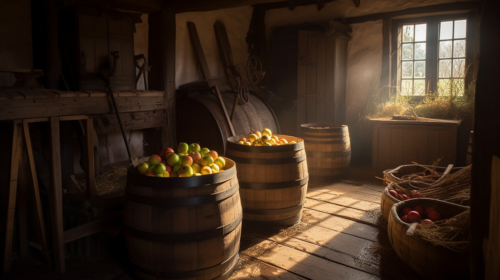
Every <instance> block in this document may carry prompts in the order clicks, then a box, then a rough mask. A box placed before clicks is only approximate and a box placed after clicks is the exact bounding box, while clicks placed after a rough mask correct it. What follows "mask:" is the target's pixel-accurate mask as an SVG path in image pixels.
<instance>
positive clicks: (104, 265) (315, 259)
mask: <svg viewBox="0 0 500 280" xmlns="http://www.w3.org/2000/svg"><path fill="white" fill-rule="evenodd" d="M375 176H379V177H380V176H381V174H377V173H374V172H373V171H372V170H371V169H370V168H351V171H350V173H349V174H347V175H346V176H345V177H344V178H343V179H339V180H337V181H335V182H315V181H311V182H310V183H309V190H308V194H307V201H306V203H305V208H304V210H303V216H302V222H301V223H300V224H298V225H295V226H292V227H289V228H285V229H283V228H268V227H267V228H263V227H262V226H261V227H255V226H248V225H245V223H243V235H242V240H241V251H240V263H239V264H238V266H237V268H236V269H235V271H234V273H233V274H232V276H231V277H230V279H231V280H236V279H266V280H270V279H325V280H326V279H408V280H412V279H420V278H419V277H418V276H417V275H416V274H415V273H414V272H412V271H411V270H410V269H409V268H408V267H407V266H406V265H405V264H404V263H403V262H402V261H401V260H400V259H399V258H398V257H397V255H396V254H395V253H394V251H392V249H391V245H390V243H389V240H388V236H387V227H386V226H387V223H386V222H385V220H384V219H383V218H382V217H381V213H380V196H381V192H382V190H383V186H382V181H381V180H378V179H376V178H375ZM122 242H123V240H122V237H120V236H119V237H117V238H115V240H113V243H114V244H113V245H112V246H115V249H114V250H113V253H112V254H111V255H110V256H108V257H99V258H82V257H68V258H67V259H66V262H67V272H66V274H64V275H59V274H57V273H55V272H54V271H53V269H52V268H51V267H50V266H48V265H46V264H45V263H44V262H42V261H40V260H39V259H38V258H35V257H31V258H23V259H19V258H16V259H15V260H14V262H13V271H14V272H13V273H11V274H10V275H2V277H1V278H2V279H16V280H17V279H19V280H21V279H22V280H24V279H30V280H38V279H40V280H42V279H44V280H45V279H47V280H48V279H74V280H84V279H85V280H86V279H109V280H125V279H137V278H135V277H134V276H133V274H132V273H131V271H129V269H128V268H127V261H126V252H125V250H124V245H123V243H122Z"/></svg>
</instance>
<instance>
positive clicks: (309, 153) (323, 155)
mask: <svg viewBox="0 0 500 280" xmlns="http://www.w3.org/2000/svg"><path fill="white" fill-rule="evenodd" d="M306 154H307V157H308V158H335V157H345V156H350V155H351V149H349V150H345V151H340V152H316V151H314V152H313V151H307V152H306Z"/></svg>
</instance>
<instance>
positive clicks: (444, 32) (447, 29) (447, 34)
mask: <svg viewBox="0 0 500 280" xmlns="http://www.w3.org/2000/svg"><path fill="white" fill-rule="evenodd" d="M452 38H453V21H443V22H441V26H440V29H439V39H440V40H448V39H452Z"/></svg>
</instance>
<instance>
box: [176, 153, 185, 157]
mask: <svg viewBox="0 0 500 280" xmlns="http://www.w3.org/2000/svg"><path fill="white" fill-rule="evenodd" d="M177 155H178V156H179V157H182V156H185V155H186V154H185V153H177Z"/></svg>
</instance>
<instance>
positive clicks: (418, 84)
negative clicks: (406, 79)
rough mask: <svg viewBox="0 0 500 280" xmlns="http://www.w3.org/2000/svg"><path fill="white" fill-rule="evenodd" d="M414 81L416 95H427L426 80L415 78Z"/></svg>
mask: <svg viewBox="0 0 500 280" xmlns="http://www.w3.org/2000/svg"><path fill="white" fill-rule="evenodd" d="M413 83H414V86H415V89H414V92H415V95H425V80H415V81H414V82H413Z"/></svg>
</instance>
